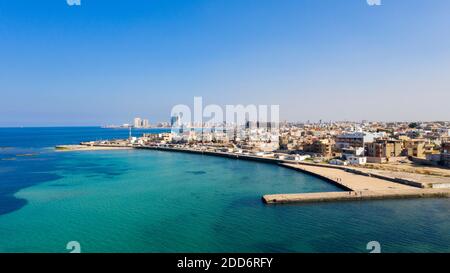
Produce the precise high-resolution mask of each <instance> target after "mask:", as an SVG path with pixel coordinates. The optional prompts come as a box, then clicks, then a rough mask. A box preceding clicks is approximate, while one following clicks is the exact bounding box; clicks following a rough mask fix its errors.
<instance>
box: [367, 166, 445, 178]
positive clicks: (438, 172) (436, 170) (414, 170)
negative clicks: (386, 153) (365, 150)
mask: <svg viewBox="0 0 450 273" xmlns="http://www.w3.org/2000/svg"><path fill="white" fill-rule="evenodd" d="M362 168H363V169H365V170H367V169H372V170H378V171H391V172H403V173H411V174H421V175H432V176H442V177H447V178H450V169H449V168H444V167H433V166H423V165H418V164H413V163H389V164H374V163H370V164H366V165H365V166H363V167H362Z"/></svg>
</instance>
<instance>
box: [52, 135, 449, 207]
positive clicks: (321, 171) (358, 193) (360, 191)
mask: <svg viewBox="0 0 450 273" xmlns="http://www.w3.org/2000/svg"><path fill="white" fill-rule="evenodd" d="M61 147H63V150H70V151H75V150H103V149H143V150H157V151H166V152H181V153H195V154H201V155H208V156H218V157H225V158H230V159H240V160H249V161H257V162H261V163H268V164H276V165H278V166H280V167H284V168H289V169H293V170H295V171H299V172H303V173H307V174H309V175H312V176H316V177H319V178H321V179H323V180H324V181H327V182H328V183H331V184H334V185H335V186H337V187H339V188H341V189H343V190H344V191H342V192H318V193H286V194H270V193H268V194H266V195H263V196H262V201H263V202H264V203H266V204H288V203H314V202H337V201H362V200H380V199H403V198H446V197H450V188H448V187H441V186H436V187H434V186H433V184H429V185H425V184H421V183H418V182H416V181H414V180H408V179H397V178H395V177H388V176H385V175H378V174H373V173H371V172H369V171H363V170H360V169H356V168H352V167H347V166H336V165H325V164H318V163H311V162H304V161H300V162H299V161H295V160H288V159H281V158H280V157H275V156H272V155H270V156H268V155H267V154H262V155H257V154H250V153H245V154H244V153H243V152H242V151H240V152H231V151H222V150H220V149H216V150H212V149H208V148H207V147H195V148H193V147H189V146H183V145H178V146H169V145H128V144H125V143H122V144H120V143H118V142H116V143H115V144H111V145H109V144H107V143H102V144H98V145H97V144H93V143H92V142H88V143H81V144H80V145H65V146H57V147H56V148H57V149H61ZM447 180H448V179H447ZM447 180H445V181H444V182H445V183H444V184H439V185H447V184H446V183H448V181H447Z"/></svg>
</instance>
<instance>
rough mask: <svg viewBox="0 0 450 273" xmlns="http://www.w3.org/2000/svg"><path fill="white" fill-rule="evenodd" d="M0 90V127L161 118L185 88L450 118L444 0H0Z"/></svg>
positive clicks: (297, 106)
mask: <svg viewBox="0 0 450 273" xmlns="http://www.w3.org/2000/svg"><path fill="white" fill-rule="evenodd" d="M0 95H1V96H0V126H53V125H101V124H110V123H115V124H120V123H124V122H129V121H131V119H132V118H133V117H134V116H141V117H146V118H149V119H150V120H151V121H153V122H154V121H167V120H169V115H170V110H171V108H172V106H174V105H175V104H179V103H182V104H192V103H193V97H194V96H202V97H203V100H204V102H205V103H206V104H207V103H211V104H212V103H214V104H222V105H223V104H239V103H240V104H279V105H280V115H281V118H282V119H287V120H298V121H306V120H312V121H313V120H319V119H322V120H324V121H328V120H362V119H367V120H408V121H410V120H444V119H445V120H450V1H448V0H382V5H381V6H369V5H367V3H366V1H365V0H236V1H235V0H204V1H200V0H179V1H175V0H160V1H154V0H153V1H152V0H145V1H144V0H133V1H126V0H81V6H68V5H67V4H66V1H65V0H41V1H39V0H0Z"/></svg>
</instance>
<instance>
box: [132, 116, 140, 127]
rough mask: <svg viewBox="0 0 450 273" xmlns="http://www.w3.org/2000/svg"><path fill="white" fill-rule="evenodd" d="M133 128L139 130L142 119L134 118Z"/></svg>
mask: <svg viewBox="0 0 450 273" xmlns="http://www.w3.org/2000/svg"><path fill="white" fill-rule="evenodd" d="M133 126H134V128H141V127H142V119H141V118H134V122H133Z"/></svg>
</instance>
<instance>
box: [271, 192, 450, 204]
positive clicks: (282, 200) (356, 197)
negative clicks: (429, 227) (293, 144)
mask: <svg viewBox="0 0 450 273" xmlns="http://www.w3.org/2000/svg"><path fill="white" fill-rule="evenodd" d="M448 197H450V190H448V189H445V190H439V189H419V190H409V191H408V190H392V191H381V192H377V191H363V192H353V191H348V192H319V193H299V194H297V193H293V194H269V195H264V196H263V201H264V202H265V203H266V204H288V203H315V202H336V201H362V200H382V199H406V198H448Z"/></svg>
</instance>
